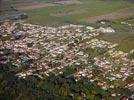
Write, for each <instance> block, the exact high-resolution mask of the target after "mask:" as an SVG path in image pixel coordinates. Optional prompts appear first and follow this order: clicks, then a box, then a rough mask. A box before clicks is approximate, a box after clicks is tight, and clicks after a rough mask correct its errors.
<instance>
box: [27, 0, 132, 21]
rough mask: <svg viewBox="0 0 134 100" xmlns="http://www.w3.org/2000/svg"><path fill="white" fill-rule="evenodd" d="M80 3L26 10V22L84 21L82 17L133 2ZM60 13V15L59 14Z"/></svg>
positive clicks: (89, 0)
mask: <svg viewBox="0 0 134 100" xmlns="http://www.w3.org/2000/svg"><path fill="white" fill-rule="evenodd" d="M80 1H81V3H82V4H76V5H75V4H74V5H61V6H54V7H44V8H39V9H33V10H28V11H27V12H28V13H29V18H28V20H27V21H28V22H31V23H36V24H59V23H61V24H62V23H84V21H82V20H83V19H85V20H86V19H87V18H89V17H92V16H99V15H103V14H106V13H110V12H114V11H116V10H119V9H122V8H127V7H131V6H133V5H134V4H132V3H130V2H127V1H124V0H80ZM61 15H62V16H61Z"/></svg>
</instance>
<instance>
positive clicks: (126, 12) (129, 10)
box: [82, 7, 134, 23]
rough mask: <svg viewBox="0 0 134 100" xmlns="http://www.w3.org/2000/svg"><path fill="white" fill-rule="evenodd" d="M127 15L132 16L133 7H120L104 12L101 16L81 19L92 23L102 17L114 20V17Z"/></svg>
mask: <svg viewBox="0 0 134 100" xmlns="http://www.w3.org/2000/svg"><path fill="white" fill-rule="evenodd" d="M127 17H134V7H131V8H124V9H121V10H118V11H115V12H112V13H108V14H104V15H101V16H93V17H89V18H87V19H82V21H84V22H90V23H94V22H96V21H99V20H103V19H106V20H116V19H120V18H127Z"/></svg>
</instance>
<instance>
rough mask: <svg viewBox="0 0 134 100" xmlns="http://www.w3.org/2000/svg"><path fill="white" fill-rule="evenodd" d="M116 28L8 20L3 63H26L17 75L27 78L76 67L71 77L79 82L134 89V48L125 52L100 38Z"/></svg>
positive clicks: (0, 28) (1, 33)
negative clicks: (131, 56)
mask: <svg viewBox="0 0 134 100" xmlns="http://www.w3.org/2000/svg"><path fill="white" fill-rule="evenodd" d="M115 31H116V30H114V29H113V28H111V27H100V28H95V27H92V26H87V25H73V24H70V25H64V26H59V27H47V26H39V25H32V24H28V23H23V22H10V21H6V22H4V23H2V24H1V25H0V37H1V39H2V41H0V48H1V49H0V55H1V56H0V64H5V63H8V62H11V63H12V64H13V65H14V67H17V68H19V67H22V66H23V67H25V66H26V68H24V70H22V72H20V73H18V74H16V76H17V77H18V78H23V79H25V78H26V77H27V76H30V75H33V76H37V77H39V78H40V79H43V77H44V76H46V77H47V76H49V75H50V74H54V75H59V74H64V72H65V69H66V68H73V69H75V72H74V73H71V74H70V75H67V77H73V78H74V79H75V81H76V82H77V81H79V80H80V79H81V78H83V77H86V78H88V79H89V80H90V81H91V82H94V81H97V84H98V85H99V86H101V87H102V89H105V90H107V89H108V88H115V87H123V88H129V89H134V77H132V76H134V72H133V71H134V60H133V59H130V58H129V55H131V54H133V53H134V50H131V51H130V52H128V53H125V52H123V51H120V50H119V49H118V46H119V45H118V44H114V43H111V42H107V41H104V40H100V39H98V38H97V37H98V36H99V35H100V34H101V33H107V34H111V33H114V32H115ZM128 79H129V80H130V79H131V80H130V81H126V80H128ZM126 82H129V83H126ZM112 95H113V96H116V95H120V94H112Z"/></svg>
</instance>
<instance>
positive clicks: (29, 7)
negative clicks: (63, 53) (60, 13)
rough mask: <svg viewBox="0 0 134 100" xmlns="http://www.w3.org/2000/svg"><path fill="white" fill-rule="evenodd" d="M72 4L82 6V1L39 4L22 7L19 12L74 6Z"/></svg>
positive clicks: (71, 0)
mask: <svg viewBox="0 0 134 100" xmlns="http://www.w3.org/2000/svg"><path fill="white" fill-rule="evenodd" d="M72 4H81V2H80V1H78V0H68V1H67V0H63V1H58V2H53V3H38V4H32V5H28V6H20V7H17V9H19V10H24V11H25V10H32V9H37V8H43V7H52V6H59V5H72Z"/></svg>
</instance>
